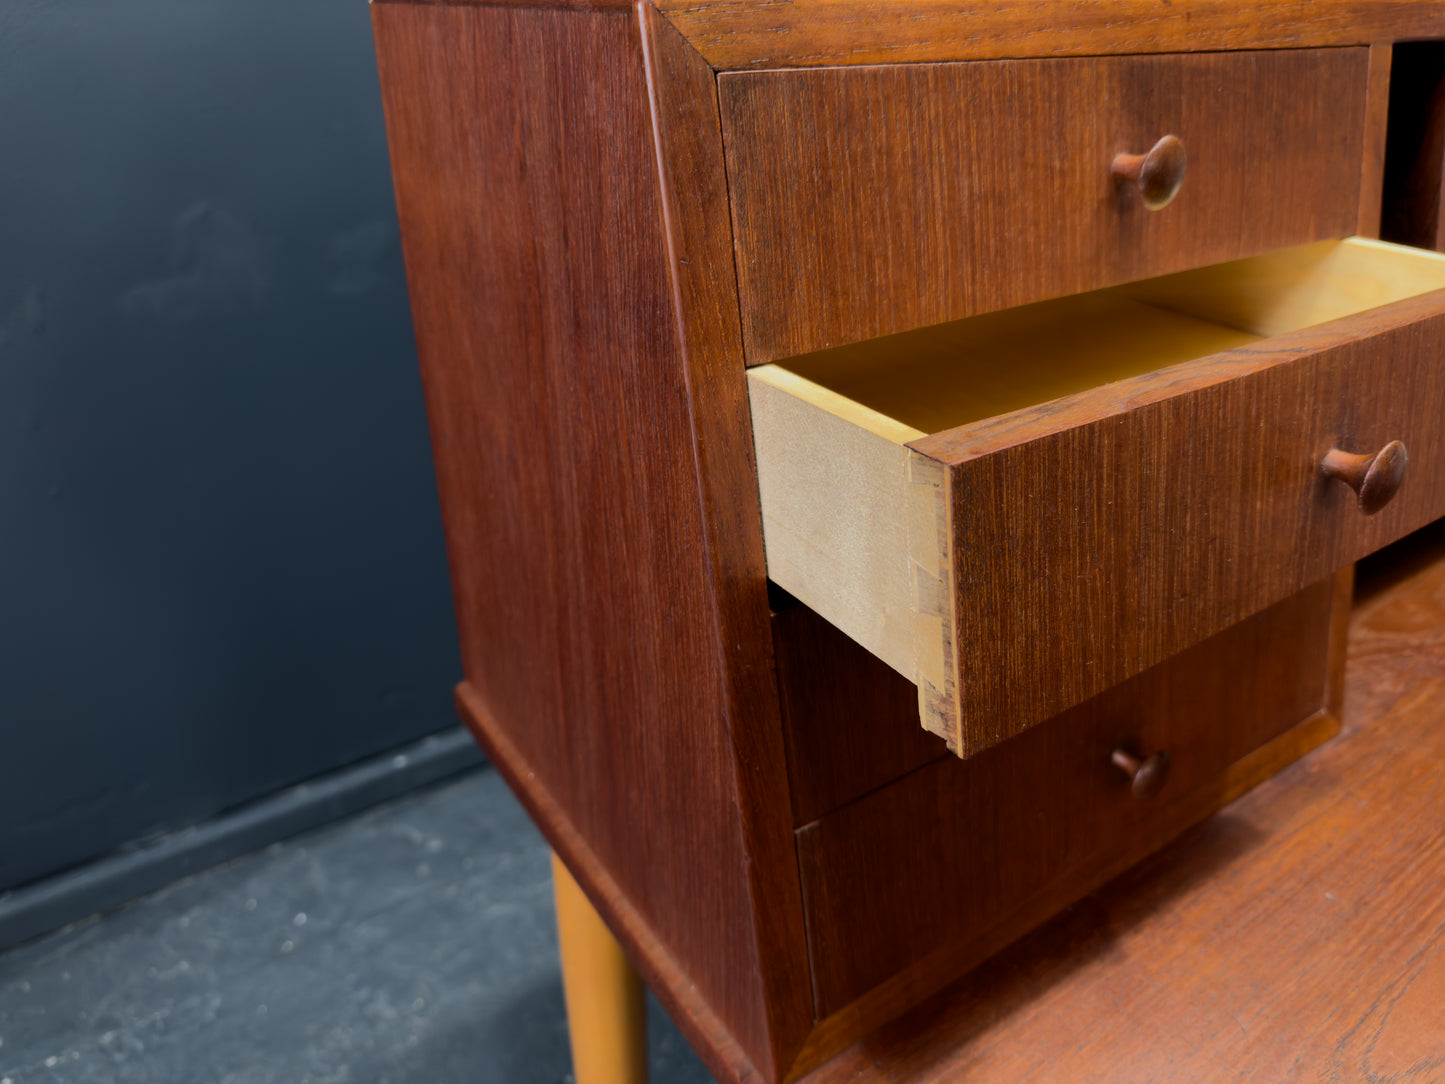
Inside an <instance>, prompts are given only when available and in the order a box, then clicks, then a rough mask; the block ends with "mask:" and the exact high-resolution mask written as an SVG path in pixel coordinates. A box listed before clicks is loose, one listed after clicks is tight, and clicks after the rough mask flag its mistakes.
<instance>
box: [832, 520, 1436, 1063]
mask: <svg viewBox="0 0 1445 1084" xmlns="http://www.w3.org/2000/svg"><path fill="white" fill-rule="evenodd" d="M1428 533H1429V534H1430V535H1431V536H1432V537H1431V538H1429V539H1427V540H1425V542H1424V544H1423V551H1422V548H1421V544H1420V543H1419V542H1417V540H1416V539H1410V540H1407V543H1406V544H1405V545H1407V546H1408V547H1409V548H1410V549H1411V550H1413V553H1411V554H1410V555H1409V556H1407V557H1404V558H1402V557H1401V556H1400V555H1399V554H1383V555H1381V558H1382V559H1381V560H1378V561H1377V562H1376V567H1377V572H1376V573H1375V575H1374V576H1373V577H1372V576H1370V575H1362V576H1361V581H1360V599H1359V603H1358V605H1357V608H1356V609H1355V611H1354V614H1353V617H1352V620H1351V622H1350V629H1349V666H1348V670H1347V677H1346V693H1345V706H1344V721H1345V725H1344V730H1343V733H1342V735H1341V736H1340V737H1339V738H1337V739H1336V740H1335V741H1333V742H1331V743H1329V744H1328V745H1326V746H1324V747H1323V748H1321V749H1319V750H1318V751H1316V752H1314V753H1313V754H1311V755H1310V756H1309V757H1307V758H1306V759H1304V760H1302V761H1300V762H1299V763H1298V764H1296V765H1294V766H1293V767H1291V768H1289V769H1287V770H1286V771H1284V772H1282V773H1280V774H1279V775H1276V776H1275V777H1274V778H1272V779H1270V780H1269V781H1267V782H1265V783H1263V784H1261V785H1260V786H1259V787H1257V788H1256V789H1255V790H1253V791H1252V792H1251V793H1250V794H1248V795H1247V796H1245V797H1244V798H1242V799H1240V800H1239V801H1237V802H1235V803H1234V804H1233V805H1231V806H1230V807H1229V809H1228V810H1227V811H1225V812H1222V813H1219V814H1216V815H1215V816H1214V817H1212V818H1210V819H1209V820H1207V821H1205V822H1204V823H1203V824H1201V825H1199V826H1198V827H1197V828H1195V829H1193V830H1192V831H1190V832H1188V833H1187V834H1186V835H1184V836H1183V837H1182V838H1181V839H1180V840H1179V841H1178V842H1177V843H1175V844H1173V845H1171V846H1170V847H1168V848H1166V849H1165V850H1164V851H1163V852H1161V853H1160V854H1159V855H1158V856H1156V857H1155V858H1153V859H1151V860H1150V861H1148V862H1146V863H1145V864H1144V865H1142V866H1140V867H1138V868H1136V869H1134V870H1133V871H1131V872H1129V873H1127V874H1125V875H1124V876H1122V877H1120V878H1118V879H1117V880H1115V881H1114V882H1112V883H1111V884H1109V885H1108V886H1107V887H1105V888H1103V889H1101V890H1100V891H1098V892H1096V893H1095V894H1094V895H1092V896H1091V897H1089V898H1088V899H1086V900H1084V901H1082V902H1080V903H1079V904H1077V905H1075V906H1074V907H1072V908H1070V909H1069V910H1068V911H1066V912H1065V913H1063V914H1061V915H1059V916H1058V918H1057V919H1055V920H1054V921H1053V922H1051V923H1049V924H1048V925H1047V926H1045V927H1043V928H1041V929H1040V930H1038V931H1037V932H1035V933H1034V934H1032V935H1030V936H1028V937H1026V938H1024V939H1023V940H1022V941H1020V942H1018V943H1017V944H1015V945H1014V946H1013V947H1012V948H1010V949H1008V950H1006V951H1004V952H1003V953H1001V954H999V955H998V956H996V957H994V958H993V959H992V960H990V961H989V962H988V963H986V964H985V965H983V966H982V967H981V968H979V969H978V970H976V971H974V972H973V973H972V974H971V975H970V976H969V977H968V978H967V979H965V980H963V981H961V982H958V983H957V984H955V985H954V986H953V987H952V988H950V989H949V990H947V991H945V992H944V993H943V994H941V995H939V996H937V997H936V998H934V999H932V1000H931V1001H929V1002H927V1003H925V1004H924V1005H922V1006H921V1007H919V1008H918V1009H916V1010H914V1011H913V1012H912V1013H910V1014H908V1015H907V1016H905V1017H904V1018H902V1019H901V1020H899V1021H898V1022H896V1023H895V1024H892V1025H889V1026H887V1027H884V1028H882V1029H880V1030H878V1031H876V1032H874V1033H873V1034H871V1035H870V1036H869V1037H868V1038H867V1039H866V1040H864V1041H862V1042H860V1043H858V1044H857V1045H855V1046H854V1047H852V1048H851V1049H849V1050H848V1051H847V1052H845V1053H844V1054H842V1055H841V1056H839V1057H838V1058H837V1059H835V1060H834V1061H833V1062H831V1063H829V1064H828V1065H826V1066H825V1067H823V1068H822V1069H820V1070H818V1071H817V1072H816V1073H814V1074H813V1075H811V1076H809V1077H807V1078H806V1080H807V1084H843V1082H844V1081H849V1082H856V1081H862V1080H867V1081H870V1082H878V1084H885V1082H886V1084H904V1082H907V1084H944V1082H950V1084H951V1082H953V1081H959V1080H978V1081H1016V1080H1029V1081H1038V1082H1040V1084H1050V1082H1054V1081H1057V1082H1059V1084H1064V1082H1068V1084H1074V1082H1076V1081H1094V1080H1108V1081H1115V1082H1119V1084H1165V1082H1171V1081H1177V1082H1194V1081H1201V1080H1231V1081H1241V1082H1245V1081H1260V1082H1264V1081H1275V1080H1285V1079H1288V1080H1342V1081H1345V1080H1389V1081H1397V1082H1401V1084H1404V1082H1408V1081H1421V1082H1424V1081H1435V1080H1439V1079H1440V1074H1441V1070H1442V1067H1445V1026H1442V1017H1441V1010H1440V1005H1441V998H1442V994H1445V897H1442V895H1441V893H1440V891H1439V886H1440V883H1441V879H1442V877H1445V834H1442V832H1441V828H1440V823H1441V822H1440V809H1441V808H1442V806H1445V680H1442V675H1445V533H1442V531H1441V530H1440V529H1439V525H1438V524H1437V525H1436V526H1435V527H1433V528H1431V530H1430V532H1428ZM1380 571H1383V573H1384V575H1383V577H1381V575H1380ZM1372 579H1373V580H1374V582H1373V583H1372Z"/></svg>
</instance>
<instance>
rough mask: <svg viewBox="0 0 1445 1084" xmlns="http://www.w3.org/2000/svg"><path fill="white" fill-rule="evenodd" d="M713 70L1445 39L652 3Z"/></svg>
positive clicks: (1442, 26)
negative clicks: (655, 4)
mask: <svg viewBox="0 0 1445 1084" xmlns="http://www.w3.org/2000/svg"><path fill="white" fill-rule="evenodd" d="M657 7H658V9H659V11H660V12H661V13H662V15H663V17H664V18H666V19H667V20H668V21H670V22H671V23H673V25H675V26H676V27H677V28H678V30H679V32H680V33H682V34H683V35H684V36H685V37H686V38H687V39H688V40H689V41H691V42H692V43H693V45H694V47H695V48H696V49H697V51H698V52H699V53H700V54H701V55H702V56H703V57H704V58H705V59H706V60H707V62H708V64H709V65H710V66H711V67H712V68H713V69H714V70H716V71H719V72H726V71H760V70H772V69H790V68H816V67H834V66H851V65H863V64H912V63H954V62H959V61H973V60H1028V59H1040V58H1053V57H1067V56H1131V55H1139V54H1146V53H1195V52H1221V51H1224V52H1252V51H1262V50H1277V49H1317V48H1337V47H1359V46H1365V47H1368V46H1370V45H1371V44H1372V43H1375V42H1382V41H1405V40H1421V39H1429V38H1435V37H1439V36H1441V35H1442V34H1445V5H1442V4H1441V3H1440V0H1404V2H1401V0H1394V2H1391V0H1277V2H1272V3H1264V4H1249V5H1241V4H1237V3H1230V2H1228V0H1191V2H1190V3H1188V4H1174V5H1172V6H1171V5H1169V4H1160V3H1158V2H1157V0H1154V2H1150V0H1115V2H1111V3H1088V4H1080V3H1077V2H1074V0H1037V2H1035V3H1031V4H1017V3H1015V4H1008V3H1004V4H991V5H977V4H971V5H960V4H956V3H950V2H948V0H889V2H887V3H882V4H880V3H878V2H877V0H786V2H779V0H657Z"/></svg>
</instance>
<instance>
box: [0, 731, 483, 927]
mask: <svg viewBox="0 0 1445 1084" xmlns="http://www.w3.org/2000/svg"><path fill="white" fill-rule="evenodd" d="M485 762H486V761H485V758H484V757H483V756H482V752H481V750H480V749H478V748H477V745H476V743H475V742H474V741H473V740H472V737H471V735H470V734H468V733H467V732H466V730H465V729H463V728H462V727H457V728H455V729H453V730H445V731H442V732H441V733H440V734H432V735H429V736H428V737H425V738H422V739H421V740H420V741H416V742H413V743H412V744H410V745H407V746H403V747H402V748H400V749H393V750H390V751H389V752H387V753H384V754H382V755H381V756H376V757H372V758H371V759H369V760H364V761H360V762H358V763H356V764H352V765H349V766H348V767H345V768H341V769H339V770H337V771H334V772H330V773H328V774H326V775H323V776H319V777H317V778H316V779H311V780H308V781H307V782H305V783H299V784H297V785H296V786H294V787H289V788H287V789H286V790H283V791H278V792H277V793H275V794H272V795H268V796H267V797H265V798H261V799H258V800H257V801H254V802H250V803H248V804H246V805H244V806H240V807H239V808H237V809H234V810H232V811H230V812H228V813H223V814H221V815H219V816H217V817H214V818H212V819H211V820H209V821H206V822H204V823H202V824H198V825H195V826H194V827H191V828H185V829H182V830H180V831H177V832H171V833H168V834H166V835H164V836H161V837H159V838H157V839H155V840H152V841H149V842H147V843H146V844H144V845H141V846H137V847H134V848H130V849H127V850H124V851H120V852H118V853H115V854H111V855H107V856H106V857H104V858H98V859H96V860H95V861H93V862H88V863H86V864H85V865H83V866H79V867H77V868H75V869H72V870H67V871H66V872H64V873H58V874H56V875H54V876H53V877H47V878H45V879H44V880H41V881H36V882H35V883H33V884H29V885H25V886H24V887H22V888H17V889H14V890H13V891H10V892H6V893H3V894H0V950H3V949H6V948H10V947H11V946H13V945H18V944H20V943H21V942H23V941H29V940H30V939H32V938H34V937H39V936H40V935H41V934H44V933H48V932H50V931H51V930H56V929H59V928H60V927H62V926H68V925H70V923H72V922H78V921H79V920H81V919H83V918H86V917H88V916H90V915H93V914H96V913H97V912H100V911H108V910H110V909H111V908H113V907H119V906H120V905H121V904H123V903H128V902H129V901H131V900H133V899H136V898H137V897H138V896H143V895H145V894H146V893H148V892H154V891H155V890H156V889H158V888H163V887H164V886H166V885H168V884H170V883H171V882H172V881H178V880H180V879H181V878H182V877H187V876H189V875H190V874H193V873H198V872H200V871H201V870H203V869H206V868H208V867H210V866H215V865H219V864H220V863H222V862H227V861H229V860H231V859H232V858H238V857H240V856H241V855H243V854H246V853H248V852H250V851H254V850H258V849H259V848H261V847H264V846H266V845H267V844H270V843H275V842H276V841H278V840H282V839H286V838H288V837H290V836H294V835H297V834H298V833H300V832H304V831H306V830H308V829H310V828H317V827H319V826H321V825H323V824H327V823H329V822H330V821H334V820H339V819H341V818H342V817H346V816H349V815H350V814H352V813H356V812H359V811H360V810H363V809H366V808H367V807H368V806H373V805H376V804H377V803H378V802H384V801H386V800H387V799H388V798H394V797H396V796H398V795H400V794H404V793H406V792H407V791H410V790H415V789H416V788H417V787H421V786H425V785H426V784H428V783H433V782H436V781H438V780H441V779H445V778H446V777H447V776H450V775H456V774H457V773H459V772H463V771H466V770H468V769H470V768H475V767H478V766H480V765H482V764H484V763H485Z"/></svg>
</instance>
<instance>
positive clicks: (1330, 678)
mask: <svg viewBox="0 0 1445 1084" xmlns="http://www.w3.org/2000/svg"><path fill="white" fill-rule="evenodd" d="M1354 599H1355V566H1354V565H1350V566H1349V567H1348V568H1342V569H1341V570H1340V571H1338V572H1336V573H1335V577H1334V594H1333V596H1332V597H1331V600H1330V638H1329V646H1328V647H1327V648H1326V655H1325V710H1326V711H1327V712H1329V713H1330V714H1331V715H1333V716H1335V717H1336V718H1337V719H1340V720H1343V719H1344V708H1345V662H1346V655H1347V654H1348V648H1349V638H1350V607H1351V605H1353V603H1354Z"/></svg>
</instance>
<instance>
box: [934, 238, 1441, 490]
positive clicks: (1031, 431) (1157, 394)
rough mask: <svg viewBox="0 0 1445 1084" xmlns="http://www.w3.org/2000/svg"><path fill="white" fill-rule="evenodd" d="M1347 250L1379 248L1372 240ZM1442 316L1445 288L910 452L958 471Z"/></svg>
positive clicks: (1030, 410) (941, 437)
mask: <svg viewBox="0 0 1445 1084" xmlns="http://www.w3.org/2000/svg"><path fill="white" fill-rule="evenodd" d="M1347 243H1350V244H1359V245H1381V244H1383V242H1379V241H1370V240H1358V241H1356V240H1352V241H1349V242H1347ZM1390 247H1393V246H1390ZM1429 255H1431V254H1430V253H1426V252H1412V253H1411V256H1429ZM1442 314H1445V289H1439V290H1430V291H1428V292H1426V293H1423V294H1416V295H1415V296H1413V297H1406V298H1403V299H1401V300H1399V301H1394V302H1391V303H1390V304H1387V305H1381V306H1380V307H1378V308H1373V309H1366V310H1365V311H1364V312H1358V313H1353V314H1351V315H1349V316H1341V317H1339V318H1338V319H1334V320H1326V321H1324V322H1323V323H1320V324H1316V325H1314V326H1312V327H1307V328H1302V329H1300V330H1298V331H1290V332H1285V333H1284V334H1282V335H1275V336H1272V337H1270V338H1267V339H1263V340H1261V341H1260V342H1258V343H1255V344H1253V345H1250V346H1242V347H1236V348H1235V349H1233V350H1225V351H1222V352H1220V353H1218V354H1209V355H1207V356H1206V357H1202V358H1196V359H1195V360H1193V361H1186V362H1184V363H1182V364H1180V365H1174V366H1170V367H1169V368H1167V369H1160V370H1157V371H1155V372H1151V373H1144V374H1142V375H1140V376H1135V377H1129V378H1127V379H1125V380H1120V381H1117V382H1115V383H1112V384H1104V385H1101V386H1100V387H1096V388H1089V389H1088V390H1086V391H1081V392H1078V393H1076V394H1074V395H1070V396H1067V397H1065V398H1063V399H1055V400H1053V401H1052V402H1048V403H1041V404H1039V405H1037V406H1031V407H1024V408H1023V409H1021V410H1016V411H1014V412H1013V413H1011V414H1003V415H1000V416H999V417H997V418H988V419H985V420H983V421H979V422H970V423H969V424H967V425H961V426H958V427H957V428H954V429H945V430H942V431H941V432H938V433H934V434H932V435H930V436H927V437H924V438H922V439H921V440H914V441H909V443H908V447H909V448H910V449H912V450H913V451H915V452H918V453H919V454H920V455H926V456H928V457H929V458H930V459H936V460H938V461H939V462H941V463H944V464H946V465H948V466H958V465H960V464H962V463H967V462H969V461H970V460H973V459H979V458H982V457H983V456H988V455H994V454H996V453H998V452H1001V451H1004V450H1005V449H1008V448H1013V447H1016V446H1018V445H1021V444H1027V443H1028V442H1029V441H1031V440H1033V439H1035V438H1036V437H1038V436H1039V435H1041V434H1043V433H1054V432H1058V431H1059V430H1062V429H1072V428H1077V427H1079V426H1083V425H1089V424H1092V423H1094V422H1099V421H1103V420H1105V419H1107V418H1114V417H1119V416H1121V415H1124V414H1129V413H1131V412H1133V411H1135V410H1138V409H1139V408H1140V407H1145V406H1151V405H1153V404H1155V403H1160V402H1163V401H1164V400H1166V399H1172V398H1174V397H1176V396H1180V395H1187V394H1191V393H1193V392H1198V391H1203V390H1204V389H1205V388H1209V387H1213V386H1215V385H1216V384H1227V383H1229V382H1230V381H1233V380H1238V379H1240V378H1242V377H1247V376H1253V375H1254V374H1256V373H1261V372H1264V371H1265V370H1267V369H1271V368H1273V367H1274V366H1276V365H1283V364H1289V363H1291V362H1297V361H1301V360H1304V359H1307V358H1310V357H1312V356H1314V355H1316V354H1319V353H1321V352H1323V351H1325V350H1329V349H1332V348H1334V347H1337V346H1343V345H1345V344H1347V343H1352V342H1362V341H1364V340H1366V339H1372V338H1375V337H1376V336H1377V335H1380V334H1383V333H1384V332H1387V331H1392V330H1396V329H1398V328H1402V327H1407V326H1409V325H1411V324H1416V323H1419V322H1420V321H1422V320H1426V319H1429V318H1430V317H1432V316H1440V315H1442Z"/></svg>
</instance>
